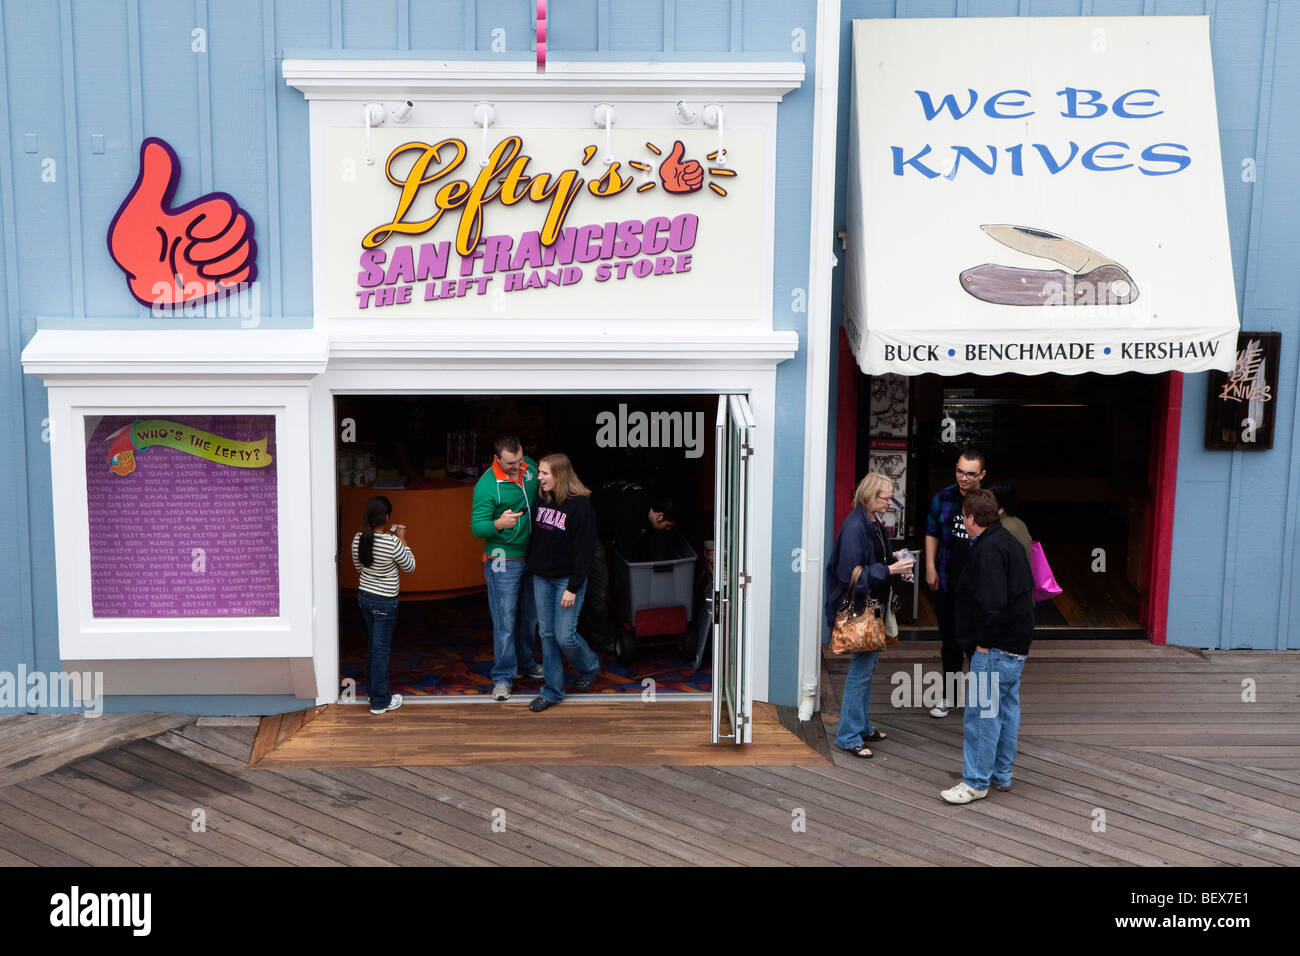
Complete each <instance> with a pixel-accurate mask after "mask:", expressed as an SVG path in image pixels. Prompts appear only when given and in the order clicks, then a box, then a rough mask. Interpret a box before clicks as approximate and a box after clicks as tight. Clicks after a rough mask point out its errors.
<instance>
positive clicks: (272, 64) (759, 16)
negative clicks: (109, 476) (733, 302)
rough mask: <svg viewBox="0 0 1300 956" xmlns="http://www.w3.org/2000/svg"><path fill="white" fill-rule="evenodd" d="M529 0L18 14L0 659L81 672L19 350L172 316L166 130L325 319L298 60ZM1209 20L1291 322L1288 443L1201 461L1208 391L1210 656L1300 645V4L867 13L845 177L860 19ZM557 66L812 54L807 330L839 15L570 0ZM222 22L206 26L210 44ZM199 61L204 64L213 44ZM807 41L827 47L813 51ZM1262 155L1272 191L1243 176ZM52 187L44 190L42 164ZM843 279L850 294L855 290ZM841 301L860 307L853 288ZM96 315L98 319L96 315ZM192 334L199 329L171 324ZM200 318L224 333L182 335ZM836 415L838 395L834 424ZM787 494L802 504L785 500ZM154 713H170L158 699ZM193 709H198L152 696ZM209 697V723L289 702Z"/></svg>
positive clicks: (1048, 2) (781, 318)
mask: <svg viewBox="0 0 1300 956" xmlns="http://www.w3.org/2000/svg"><path fill="white" fill-rule="evenodd" d="M533 6H534V5H533V3H531V2H529V0H479V2H473V0H189V2H176V0H38V2H32V3H22V4H20V3H6V4H4V5H3V7H2V8H0V144H3V145H0V222H2V224H3V229H0V260H2V261H3V268H2V269H0V310H3V322H4V331H5V334H4V335H3V336H0V362H2V365H0V369H2V371H0V454H2V455H3V456H4V460H5V461H6V463H7V464H8V465H9V480H7V481H6V482H4V483H0V579H3V580H6V581H11V582H16V583H17V588H16V592H15V593H16V597H15V602H14V605H13V606H11V614H10V615H9V616H8V622H7V624H6V626H5V627H4V628H0V668H5V669H12V668H13V667H14V666H15V665H16V663H18V662H25V663H27V664H28V666H37V667H40V668H43V669H49V668H53V667H57V659H58V644H57V636H56V624H55V612H54V585H53V581H54V569H53V562H52V560H51V556H50V537H51V534H52V531H51V517H50V516H51V504H50V476H49V453H48V446H47V445H46V444H45V443H44V442H43V441H42V438H41V427H42V420H43V419H44V418H45V416H46V414H47V413H46V402H45V394H44V388H43V386H42V385H41V384H40V382H38V381H36V380H33V379H30V378H26V379H25V378H24V377H23V376H22V372H21V367H20V365H19V361H18V356H19V353H20V351H21V349H22V347H23V346H24V345H25V344H26V343H27V341H28V340H29V339H30V337H31V335H32V334H33V332H34V330H35V320H36V318H37V317H38V316H40V317H42V320H43V321H45V322H46V324H47V325H49V326H51V327H55V326H70V327H76V328H131V327H156V326H157V324H158V323H157V322H156V321H155V320H153V319H150V318H149V317H148V314H147V312H146V311H145V310H143V309H141V308H140V307H139V306H138V305H137V304H136V303H135V302H134V301H133V300H132V299H130V298H129V296H127V295H126V294H125V287H124V283H123V280H122V276H121V273H120V272H119V271H118V270H117V268H116V266H114V265H113V264H112V262H111V261H110V260H109V259H108V257H107V255H106V251H105V230H106V228H107V224H108V220H109V218H111V215H112V213H113V211H114V210H115V209H116V206H117V204H118V203H119V202H120V201H121V196H122V195H123V193H124V191H125V189H126V188H128V187H129V184H130V183H131V182H132V180H133V178H134V174H135V164H136V162H137V150H138V145H139V142H140V140H141V139H142V138H143V137H144V136H147V135H157V136H162V137H164V138H166V139H168V140H169V141H170V142H171V143H172V144H173V146H174V147H175V148H176V150H177V152H178V154H179V156H180V159H181V163H182V172H181V179H180V183H179V185H178V193H177V195H178V197H181V198H185V197H193V196H197V195H199V194H201V193H203V192H207V191H210V190H212V189H221V190H225V191H228V192H231V193H232V194H234V195H236V196H237V197H239V200H240V203H241V204H242V205H244V206H245V208H247V209H249V211H250V212H251V213H252V215H253V219H254V221H255V223H256V228H257V240H258V265H259V272H260V279H261V296H262V299H261V303H260V304H261V309H262V324H263V326H264V327H272V328H275V327H279V328H294V327H304V326H306V325H307V324H309V322H310V315H311V311H312V296H311V268H310V262H309V259H308V257H307V256H306V255H305V251H306V250H308V249H310V241H311V219H310V202H309V197H308V196H307V194H306V191H305V190H304V189H302V188H301V184H302V183H303V182H304V181H305V180H306V170H307V168H308V145H307V106H306V103H305V101H304V100H303V98H302V96H301V94H299V93H298V92H297V91H296V90H292V89H289V88H287V87H286V86H285V85H284V83H283V81H282V79H281V77H280V73H279V58H280V57H282V56H283V55H284V51H286V50H292V51H304V50H316V51H321V50H333V51H337V52H339V53H343V54H352V55H358V56H383V55H392V54H397V55H415V56H418V55H421V54H431V53H438V54H440V55H447V56H458V57H462V58H471V59H490V58H493V57H508V58H527V57H529V56H530V55H531V50H532V35H533ZM1171 14H1195V15H1200V14H1208V15H1209V16H1210V17H1211V18H1212V20H1211V22H1212V45H1213V51H1214V60H1215V72H1216V90H1217V99H1218V108H1219V117H1220V128H1221V138H1222V144H1223V165H1224V174H1225V187H1226V194H1227V215H1228V222H1229V229H1230V234H1231V240H1232V255H1233V263H1234V270H1235V275H1236V283H1237V294H1238V301H1239V306H1240V309H1241V314H1242V321H1243V325H1244V327H1246V328H1249V329H1257V330H1262V331H1269V330H1276V331H1281V332H1283V333H1284V336H1283V352H1284V360H1283V365H1282V368H1281V375H1280V383H1279V393H1280V407H1279V409H1278V411H1279V425H1278V429H1277V440H1276V445H1275V448H1274V449H1273V451H1271V452H1263V453H1259V452H1256V453H1226V454H1225V453H1222V452H1216V453H1211V452H1205V451H1203V450H1202V448H1201V446H1202V435H1203V430H1204V418H1203V416H1204V400H1205V387H1206V385H1205V380H1206V377H1205V376H1203V375H1193V376H1187V377H1186V380H1185V388H1184V412H1183V426H1182V435H1181V447H1180V456H1179V476H1180V477H1179V489H1178V501H1177V517H1176V523H1175V529H1174V556H1173V585H1172V587H1171V595H1170V599H1171V607H1170V626H1169V638H1170V640H1171V641H1174V642H1182V643H1188V644H1199V645H1203V646H1252V647H1265V648H1274V647H1291V648H1296V647H1300V626H1296V625H1294V624H1292V623H1291V622H1292V618H1293V617H1294V616H1296V615H1300V569H1298V568H1297V564H1298V563H1300V562H1298V561H1297V559H1298V558H1300V552H1298V550H1297V539H1298V538H1300V527H1298V520H1300V496H1298V492H1297V486H1300V443H1297V442H1295V441H1294V438H1293V433H1294V425H1295V418H1296V414H1297V410H1298V409H1300V370H1298V368H1297V365H1298V364H1300V363H1298V362H1297V355H1298V353H1300V282H1297V281H1296V280H1295V278H1294V276H1295V270H1294V263H1295V262H1296V261H1298V259H1300V232H1298V231H1297V230H1296V229H1295V227H1294V223H1295V222H1296V221H1297V219H1298V218H1300V168H1298V167H1297V164H1296V163H1295V162H1294V161H1293V159H1292V157H1293V156H1294V155H1295V152H1296V147H1297V146H1300V124H1297V123H1296V122H1295V121H1294V115H1295V108H1294V103H1295V101H1296V97H1297V94H1300V4H1295V3H1289V2H1288V3H1279V2H1277V0H844V3H843V5H842V18H843V23H844V30H842V32H841V36H840V43H839V53H840V57H841V60H840V75H841V97H840V124H839V133H840V140H839V157H840V163H839V167H840V169H839V173H840V176H839V178H840V194H841V201H842V180H843V159H844V155H845V153H846V150H847V110H848V96H847V91H848V86H847V80H848V68H849V58H848V56H847V52H848V23H849V21H851V20H852V19H857V18H864V17H895V16H899V17H951V16H961V17H997V16H1087V15H1093V16H1117V15H1123V16H1143V15H1147V16H1150V15H1171ZM547 27H548V57H550V58H551V59H557V60H558V59H588V58H595V59H599V58H611V59H631V60H636V59H649V60H671V59H683V58H719V59H722V58H726V57H728V56H732V57H736V58H756V57H758V58H771V59H789V58H791V57H797V56H802V57H803V58H804V60H805V62H806V64H807V67H808V71H809V73H808V81H807V82H806V84H805V86H804V87H803V88H802V89H800V90H798V91H796V92H795V93H793V94H791V95H790V96H789V97H787V98H786V100H785V102H783V104H782V105H781V112H780V125H779V133H778V140H779V141H778V149H779V150H780V155H781V161H780V166H779V168H778V183H777V195H776V204H777V221H778V223H779V227H778V234H777V237H776V256H775V261H776V270H775V274H774V276H773V302H774V314H773V322H774V324H775V326H776V327H778V328H791V329H794V330H796V331H797V332H798V333H799V334H800V336H801V338H802V336H803V335H804V334H805V332H806V327H805V316H804V314H803V313H798V312H795V311H794V309H793V290H795V289H798V288H803V287H805V286H806V284H807V268H808V251H807V237H808V228H809V218H808V202H809V195H810V182H809V177H810V172H811V171H810V169H809V166H808V164H809V163H810V156H809V151H808V149H807V143H808V142H809V137H810V136H811V129H812V101H813V95H812V76H813V73H812V71H813V69H814V65H815V61H814V56H815V53H816V51H815V50H814V49H813V44H814V41H815V39H816V3H815V0H698V2H694V3H684V2H679V0H563V2H560V3H554V2H553V3H551V4H549V10H548V21H547ZM199 30H201V31H203V32H202V33H196V32H195V31H199ZM196 48H197V49H196ZM796 51H804V52H796ZM1248 159H1249V160H1253V161H1254V170H1255V180H1254V181H1253V182H1248V181H1246V180H1245V179H1243V176H1242V173H1243V165H1242V163H1243V160H1248ZM50 171H52V172H53V181H49V182H46V181H43V179H42V174H43V173H45V174H46V178H49V174H50ZM837 285H838V284H837ZM836 301H837V302H838V295H837V298H836ZM88 316H93V317H88ZM173 321H176V320H173ZM184 321H187V322H190V323H191V324H192V325H193V326H194V327H198V326H201V325H204V324H208V321H207V320H198V319H191V320H184ZM803 356H804V352H803V351H802V350H801V352H800V355H799V357H798V358H796V359H795V360H794V361H792V362H788V363H785V364H784V365H782V366H781V367H780V369H779V372H778V407H779V413H778V422H777V425H778V435H777V472H776V478H777V489H778V495H777V497H776V501H775V502H774V504H773V510H772V521H773V553H772V569H773V582H772V608H771V621H772V637H771V652H770V659H769V662H768V664H769V669H770V672H771V674H772V687H771V690H772V695H773V698H774V699H775V700H777V701H779V702H782V703H793V702H794V699H795V694H796V688H795V680H796V676H795V675H796V667H795V660H796V655H797V648H796V638H795V635H796V634H797V632H798V622H797V608H798V581H797V579H796V577H795V575H794V573H793V571H792V570H791V561H792V557H791V552H792V550H793V549H794V548H796V547H798V546H799V545H800V544H801V543H802V533H801V527H800V500H799V493H798V490H799V489H801V488H802V486H803V474H804V471H803V465H802V447H803V438H802V432H803V417H802V416H803V413H802V405H803V389H804V374H805V369H804V365H803ZM833 408H834V405H833V403H832V410H833ZM782 489H784V491H782ZM151 702H152V704H151ZM133 703H135V704H138V706H139V707H140V708H142V709H143V708H147V707H149V706H151V705H157V706H162V705H163V704H166V705H167V706H182V705H180V704H178V703H177V701H176V700H174V699H167V700H163V699H161V698H159V699H156V700H153V699H139V700H136V701H134V702H133ZM282 703H283V701H282V700H281V699H279V698H277V699H276V700H275V701H274V702H271V703H270V704H268V702H267V701H266V700H259V699H257V698H238V699H236V698H203V699H196V702H195V703H194V704H193V707H192V708H186V709H201V710H205V711H207V712H235V711H248V712H253V711H257V710H259V709H261V708H263V707H264V706H272V705H275V706H278V705H280V704H282Z"/></svg>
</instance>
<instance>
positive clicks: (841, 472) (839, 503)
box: [834, 328, 862, 531]
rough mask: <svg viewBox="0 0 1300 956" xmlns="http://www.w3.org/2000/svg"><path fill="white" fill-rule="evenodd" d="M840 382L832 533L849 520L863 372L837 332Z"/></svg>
mask: <svg viewBox="0 0 1300 956" xmlns="http://www.w3.org/2000/svg"><path fill="white" fill-rule="evenodd" d="M838 374H839V381H838V383H837V385H838V387H837V388H836V395H835V502H834V504H835V529H836V531H838V530H839V527H840V525H841V524H843V523H844V519H845V518H847V517H848V516H849V511H851V510H852V509H851V508H850V507H849V506H850V505H851V504H852V503H853V489H854V488H856V487H857V484H858V478H857V476H856V475H855V474H854V471H855V470H856V469H857V467H858V386H859V385H860V382H861V378H862V370H861V369H859V368H858V360H857V359H856V358H854V357H853V349H851V348H850V347H849V337H848V336H847V335H845V334H844V329H842V328H841V329H840V349H839V372H838Z"/></svg>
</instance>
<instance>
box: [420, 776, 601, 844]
mask: <svg viewBox="0 0 1300 956" xmlns="http://www.w3.org/2000/svg"><path fill="white" fill-rule="evenodd" d="M408 771H409V772H410V773H411V774H414V775H416V776H419V777H423V778H424V779H425V780H428V781H431V783H432V784H433V785H434V786H436V787H437V789H438V790H439V791H440V792H441V794H442V799H445V800H447V801H448V802H449V803H451V804H452V805H453V806H456V807H458V808H460V809H462V810H464V811H466V812H467V813H470V814H472V815H474V816H476V817H477V818H478V819H479V820H480V821H482V824H481V825H482V826H484V827H489V826H490V824H491V822H492V820H493V817H494V816H495V817H496V818H497V819H498V820H500V821H501V822H502V824H504V826H505V830H504V831H502V835H507V834H508V835H509V836H508V839H511V840H519V841H521V842H520V843H519V844H517V845H518V846H519V847H520V849H521V851H522V852H526V853H528V855H530V856H532V857H534V858H536V859H537V861H538V862H540V863H547V864H550V865H552V866H575V865H590V864H591V863H593V862H597V860H598V858H600V857H602V856H603V855H604V854H603V853H602V852H601V851H599V850H595V849H593V848H591V847H588V846H584V845H583V844H582V841H580V840H575V839H574V838H573V837H571V836H570V835H568V834H565V833H554V832H551V831H550V830H549V829H548V828H547V827H546V826H545V825H543V824H541V823H539V822H538V821H537V820H536V819H534V818H533V817H532V816H531V815H530V814H529V812H528V811H527V810H521V809H515V811H514V812H513V813H511V811H510V809H507V808H506V807H503V806H501V804H502V803H503V802H508V801H502V800H501V799H499V798H500V797H501V794H493V793H485V792H484V790H485V788H483V787H482V786H481V785H478V784H476V783H474V782H473V781H468V780H465V779H462V778H460V777H458V776H457V775H455V773H454V772H453V770H452V768H448V767H411V768H408ZM512 809H513V808H512ZM620 859H622V858H620Z"/></svg>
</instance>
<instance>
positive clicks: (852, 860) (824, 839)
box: [634, 767, 932, 866]
mask: <svg viewBox="0 0 1300 956" xmlns="http://www.w3.org/2000/svg"><path fill="white" fill-rule="evenodd" d="M634 772H636V773H643V774H647V775H650V776H654V777H656V778H657V779H660V780H663V781H664V782H665V783H667V784H670V785H671V786H673V787H676V788H679V789H681V790H684V791H687V792H689V793H695V794H697V795H699V796H701V797H705V798H707V799H710V800H713V801H715V802H717V803H720V804H723V805H725V806H728V807H731V808H732V812H733V814H734V815H733V816H731V817H730V818H729V819H731V820H732V821H733V822H734V823H735V825H736V828H737V830H738V832H741V833H748V832H752V831H753V829H754V828H755V827H756V826H759V825H762V826H766V827H768V828H769V829H768V830H767V831H766V832H768V834H769V835H770V836H771V838H772V839H773V840H776V841H777V842H782V843H787V844H788V845H789V846H791V847H793V848H797V849H799V850H801V851H802V852H803V853H804V854H806V857H807V858H806V859H804V860H801V861H800V862H801V863H804V864H809V863H816V864H817V865H824V864H825V863H834V864H836V865H839V866H880V865H883V866H931V865H932V864H931V863H930V862H929V861H928V860H924V859H922V858H921V857H919V856H915V855H914V854H910V853H902V852H899V851H897V850H895V849H893V848H892V847H887V846H883V845H881V844H876V843H873V842H872V841H870V840H868V839H864V838H863V837H862V835H861V833H860V832H858V830H857V829H856V828H855V829H852V830H842V829H839V828H838V827H836V826H834V825H833V824H832V823H831V822H828V821H820V822H819V826H818V827H817V828H816V829H814V830H813V831H812V834H811V836H810V835H809V831H808V830H807V829H806V828H805V829H804V830H802V831H801V832H795V830H794V829H793V822H794V816H793V813H792V811H793V809H795V808H794V807H791V808H790V809H786V808H785V807H784V806H783V805H782V796H783V795H782V794H781V793H780V792H777V791H770V790H768V789H767V788H764V787H756V786H755V785H754V784H753V783H751V782H750V781H748V780H744V779H741V778H739V777H737V776H736V775H735V774H733V773H731V772H730V770H729V768H727V767H636V768H634ZM750 821H755V822H750ZM805 823H806V821H805ZM822 834H824V836H822Z"/></svg>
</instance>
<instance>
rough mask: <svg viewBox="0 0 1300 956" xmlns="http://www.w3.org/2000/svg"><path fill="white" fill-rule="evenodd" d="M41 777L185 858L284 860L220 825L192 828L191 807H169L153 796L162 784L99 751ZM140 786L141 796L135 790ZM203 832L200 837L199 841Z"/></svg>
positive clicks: (221, 862) (223, 862)
mask: <svg viewBox="0 0 1300 956" xmlns="http://www.w3.org/2000/svg"><path fill="white" fill-rule="evenodd" d="M123 778H125V779H123ZM42 780H43V781H50V782H55V783H57V784H59V785H60V786H63V787H65V788H66V789H67V790H69V791H71V792H73V793H76V794H78V795H79V796H83V797H86V798H89V799H90V800H91V801H93V802H97V803H99V804H100V805H101V806H103V807H104V808H105V809H106V810H107V811H108V812H111V813H114V814H116V815H117V817H118V819H117V821H116V823H115V824H114V825H115V826H117V827H118V828H119V829H120V830H122V832H124V833H127V834H129V835H132V836H134V837H135V838H136V839H138V840H140V841H141V842H143V843H146V844H147V845H149V846H152V847H154V848H155V849H159V850H162V851H163V852H164V853H167V854H169V855H171V856H174V857H176V858H177V859H178V860H180V861H181V862H182V863H184V864H187V865H191V866H233V865H236V864H244V865H251V866H258V865H261V866H275V865H280V866H282V865H284V864H283V861H280V860H277V859H276V858H275V857H272V856H270V855H269V854H266V853H263V852H262V851H261V850H258V849H255V848H252V847H249V846H248V845H246V844H244V843H241V842H240V841H238V840H235V839H234V838H233V837H230V836H227V835H226V834H225V832H224V829H223V827H221V826H214V827H209V828H208V832H206V833H203V834H196V833H193V832H192V831H191V830H190V821H191V820H192V818H191V817H190V815H189V810H188V809H186V810H183V811H182V810H173V809H165V808H164V804H163V803H162V802H157V803H155V802H154V797H155V794H156V791H158V790H161V788H154V787H152V786H150V784H149V783H148V781H145V780H140V779H138V778H135V777H132V776H131V775H130V774H125V773H122V772H121V771H119V770H118V769H117V768H116V767H110V766H109V765H108V764H105V763H103V762H102V761H100V760H99V758H98V757H90V758H84V759H82V760H80V761H78V762H77V763H76V764H75V765H74V766H72V767H64V768H62V769H61V770H59V771H57V772H56V773H54V774H51V775H48V776H46V777H44V778H42ZM137 792H138V793H139V796H137V795H136V793H137ZM157 796H158V797H159V798H160V800H165V798H166V794H165V793H161V794H157ZM178 802H185V803H189V804H192V803H193V801H178ZM87 812H89V811H87ZM200 837H201V838H202V842H199V838H200Z"/></svg>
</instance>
